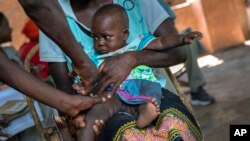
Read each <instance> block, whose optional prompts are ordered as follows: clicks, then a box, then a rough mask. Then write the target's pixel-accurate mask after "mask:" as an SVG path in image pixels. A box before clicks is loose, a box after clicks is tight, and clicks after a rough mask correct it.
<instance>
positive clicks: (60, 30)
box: [19, 0, 97, 91]
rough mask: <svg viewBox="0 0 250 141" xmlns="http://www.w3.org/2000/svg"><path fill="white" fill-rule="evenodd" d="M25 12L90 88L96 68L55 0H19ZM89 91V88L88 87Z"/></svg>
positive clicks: (95, 74)
mask: <svg viewBox="0 0 250 141" xmlns="http://www.w3.org/2000/svg"><path fill="white" fill-rule="evenodd" d="M19 2H20V4H21V5H22V7H23V9H24V11H25V12H26V14H27V15H28V16H29V17H30V18H31V19H32V20H33V21H34V22H35V23H36V24H37V25H38V26H39V28H40V29H41V30H42V31H43V32H44V33H45V34H46V35H47V36H48V37H50V38H51V39H52V40H53V41H55V43H57V44H58V46H59V47H60V48H61V49H62V50H63V52H64V53H65V54H66V55H68V56H69V57H70V58H71V60H72V62H73V67H74V71H75V72H76V73H77V74H78V75H79V76H80V77H81V78H82V81H83V83H84V85H85V86H86V88H92V85H93V83H94V81H95V79H96V77H97V69H96V67H95V65H94V64H93V63H92V62H91V60H90V59H89V58H88V56H87V55H86V53H85V52H83V51H82V48H81V46H80V44H78V42H77V41H76V39H75V37H74V36H73V34H72V32H71V30H70V28H69V26H68V24H67V21H66V18H65V15H64V12H63V11H62V9H61V7H60V6H59V3H58V2H57V0H19ZM88 91H90V89H88Z"/></svg>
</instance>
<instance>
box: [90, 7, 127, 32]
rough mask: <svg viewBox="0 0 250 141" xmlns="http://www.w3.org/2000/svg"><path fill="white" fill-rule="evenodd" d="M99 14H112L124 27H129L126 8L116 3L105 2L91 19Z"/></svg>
mask: <svg viewBox="0 0 250 141" xmlns="http://www.w3.org/2000/svg"><path fill="white" fill-rule="evenodd" d="M99 16H112V17H116V18H117V19H118V20H119V21H121V22H122V23H123V24H124V27H125V28H128V27H129V19H128V15H127V13H126V10H125V9H124V8H123V7H122V6H120V5H118V4H107V5H104V6H102V7H101V8H99V9H98V10H97V11H96V13H95V14H94V18H93V21H94V20H95V19H97V18H98V17H99Z"/></svg>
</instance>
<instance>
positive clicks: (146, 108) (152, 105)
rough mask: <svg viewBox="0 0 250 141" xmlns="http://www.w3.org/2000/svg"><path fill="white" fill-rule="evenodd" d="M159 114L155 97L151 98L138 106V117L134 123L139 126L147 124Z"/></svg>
mask: <svg viewBox="0 0 250 141" xmlns="http://www.w3.org/2000/svg"><path fill="white" fill-rule="evenodd" d="M159 114H160V106H159V104H158V103H157V101H156V99H155V98H152V99H151V101H149V102H148V103H147V104H142V105H140V106H139V117H138V119H137V121H136V124H137V126H138V127H139V128H144V127H146V126H147V125H149V124H150V123H151V122H152V121H153V120H154V119H156V118H157V116H158V115H159Z"/></svg>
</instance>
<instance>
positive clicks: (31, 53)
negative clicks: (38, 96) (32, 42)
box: [24, 45, 53, 141]
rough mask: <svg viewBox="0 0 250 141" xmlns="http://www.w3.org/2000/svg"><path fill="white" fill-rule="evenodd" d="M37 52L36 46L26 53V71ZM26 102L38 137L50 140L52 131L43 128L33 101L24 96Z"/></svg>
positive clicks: (29, 68) (46, 140) (37, 47)
mask: <svg viewBox="0 0 250 141" xmlns="http://www.w3.org/2000/svg"><path fill="white" fill-rule="evenodd" d="M38 50H39V46H38V45H36V46H35V47H33V48H32V49H31V50H30V51H29V52H28V54H27V56H26V58H25V60H24V68H25V70H26V71H28V72H30V70H31V64H30V60H31V59H32V57H33V56H34V55H35V53H36V52H37V51H38ZM26 101H27V104H28V107H29V109H30V112H31V115H32V117H33V120H34V123H35V126H36V129H37V132H38V134H39V135H40V139H41V141H50V140H51V137H50V135H51V134H52V133H53V129H51V128H50V129H48V128H43V126H42V123H41V121H40V119H39V116H38V114H37V111H36V109H35V106H34V100H33V99H31V98H30V97H28V96H26Z"/></svg>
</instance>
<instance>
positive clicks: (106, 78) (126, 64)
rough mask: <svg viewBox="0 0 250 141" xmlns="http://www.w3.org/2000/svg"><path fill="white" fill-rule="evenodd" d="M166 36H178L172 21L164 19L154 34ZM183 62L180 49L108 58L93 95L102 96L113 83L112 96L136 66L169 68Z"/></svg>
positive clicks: (100, 71)
mask: <svg viewBox="0 0 250 141" xmlns="http://www.w3.org/2000/svg"><path fill="white" fill-rule="evenodd" d="M168 34H176V35H177V34H178V32H177V30H176V29H175V27H174V23H173V21H172V20H170V19H166V20H165V21H164V22H162V23H161V24H160V26H159V27H158V28H157V30H156V31H155V33H154V35H155V36H156V37H160V36H163V35H168ZM185 60H186V53H185V49H184V48H181V47H178V48H172V49H169V50H166V51H152V50H142V51H136V52H127V53H124V54H121V55H117V56H114V57H110V58H108V59H105V61H104V62H103V64H102V65H101V66H100V68H99V78H98V81H97V82H98V85H97V86H96V88H95V93H96V94H98V95H99V94H102V93H103V91H104V90H105V89H106V88H107V87H108V86H109V85H110V84H111V83H113V84H114V86H113V88H112V90H111V92H110V94H111V95H112V94H114V93H115V91H116V89H117V88H118V87H119V85H120V84H121V83H122V82H123V81H124V80H125V78H126V77H127V76H128V75H129V73H130V72H131V70H132V69H133V68H134V67H136V66H138V65H147V66H150V67H169V66H172V65H175V64H179V63H181V62H184V61H185Z"/></svg>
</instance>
